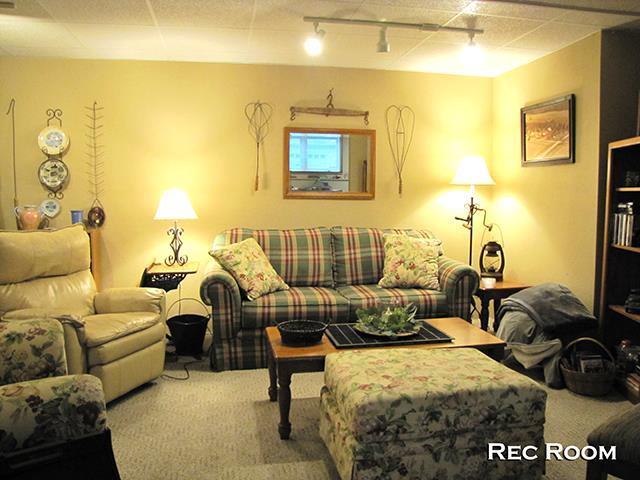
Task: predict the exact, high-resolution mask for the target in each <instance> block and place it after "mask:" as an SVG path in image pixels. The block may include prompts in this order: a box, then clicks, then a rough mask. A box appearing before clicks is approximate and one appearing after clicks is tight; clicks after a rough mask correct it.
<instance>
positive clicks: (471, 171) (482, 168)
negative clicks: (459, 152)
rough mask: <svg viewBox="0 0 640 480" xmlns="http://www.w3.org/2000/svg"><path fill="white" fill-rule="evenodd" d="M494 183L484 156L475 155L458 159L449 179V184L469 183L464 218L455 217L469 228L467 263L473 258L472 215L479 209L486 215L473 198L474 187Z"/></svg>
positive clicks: (470, 262)
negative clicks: (458, 162) (452, 174)
mask: <svg viewBox="0 0 640 480" xmlns="http://www.w3.org/2000/svg"><path fill="white" fill-rule="evenodd" d="M495 184H496V182H494V181H493V178H491V174H490V173H489V169H488V168H487V163H486V162H485V160H484V158H482V157H480V156H475V155H474V156H469V157H464V158H463V159H462V160H461V161H460V164H459V165H458V169H457V170H456V174H455V175H454V177H453V180H451V185H469V203H467V204H466V205H465V207H466V208H467V216H466V218H462V217H455V218H456V220H460V221H461V222H464V223H463V225H462V226H463V227H465V228H467V229H468V230H469V265H471V264H472V260H473V216H474V215H475V214H476V213H477V212H480V211H481V212H485V215H486V210H485V209H484V208H480V207H479V206H478V204H476V203H475V202H474V200H473V197H474V195H475V187H476V185H495Z"/></svg>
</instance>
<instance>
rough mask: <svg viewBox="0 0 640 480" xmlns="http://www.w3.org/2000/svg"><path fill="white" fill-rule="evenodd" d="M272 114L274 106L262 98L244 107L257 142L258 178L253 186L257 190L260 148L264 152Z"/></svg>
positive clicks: (251, 131) (258, 170)
mask: <svg viewBox="0 0 640 480" xmlns="http://www.w3.org/2000/svg"><path fill="white" fill-rule="evenodd" d="M272 114H273V107H272V106H271V105H270V104H268V103H264V102H261V101H260V100H258V101H257V102H252V103H248V104H247V105H246V106H245V107H244V115H245V116H246V117H247V120H248V121H249V134H250V135H251V136H252V137H253V139H254V140H255V142H256V178H255V182H254V186H253V190H254V191H256V192H257V191H258V187H259V184H260V148H262V149H263V153H264V139H265V138H266V136H267V135H268V134H269V120H271V115H272Z"/></svg>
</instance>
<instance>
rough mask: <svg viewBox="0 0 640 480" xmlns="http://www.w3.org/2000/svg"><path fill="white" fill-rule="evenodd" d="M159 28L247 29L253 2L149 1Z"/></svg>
mask: <svg viewBox="0 0 640 480" xmlns="http://www.w3.org/2000/svg"><path fill="white" fill-rule="evenodd" d="M149 2H150V4H151V7H152V8H153V11H154V13H155V16H156V20H157V21H158V25H160V26H166V27H171V26H184V27H226V28H249V27H250V26H251V18H252V15H253V4H254V0H216V1H211V0H149Z"/></svg>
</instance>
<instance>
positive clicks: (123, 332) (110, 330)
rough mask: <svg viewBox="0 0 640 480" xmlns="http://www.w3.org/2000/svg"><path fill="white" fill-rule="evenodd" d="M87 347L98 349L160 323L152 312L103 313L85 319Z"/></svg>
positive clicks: (158, 317) (156, 315)
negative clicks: (100, 346)
mask: <svg viewBox="0 0 640 480" xmlns="http://www.w3.org/2000/svg"><path fill="white" fill-rule="evenodd" d="M83 320H84V322H85V326H84V330H85V336H86V344H87V347H89V348H92V347H97V346H98V345H102V344H104V343H107V342H111V341H112V340H115V339H117V338H122V337H126V336H127V335H131V334H132V333H135V332H139V331H140V330H144V329H146V328H149V327H151V326H153V325H155V324H156V323H158V322H159V321H160V315H158V314H157V313H151V312H130V313H103V314H100V315H88V316H86V317H84V319H83Z"/></svg>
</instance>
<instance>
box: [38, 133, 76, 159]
mask: <svg viewBox="0 0 640 480" xmlns="http://www.w3.org/2000/svg"><path fill="white" fill-rule="evenodd" d="M38 146H39V147H40V149H41V150H42V151H43V152H44V153H45V155H60V154H62V153H63V152H64V151H65V150H66V149H67V147H68V146H69V136H68V135H67V134H66V132H65V131H64V130H62V128H61V127H54V126H51V127H46V128H44V129H42V131H41V132H40V133H39V134H38Z"/></svg>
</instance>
